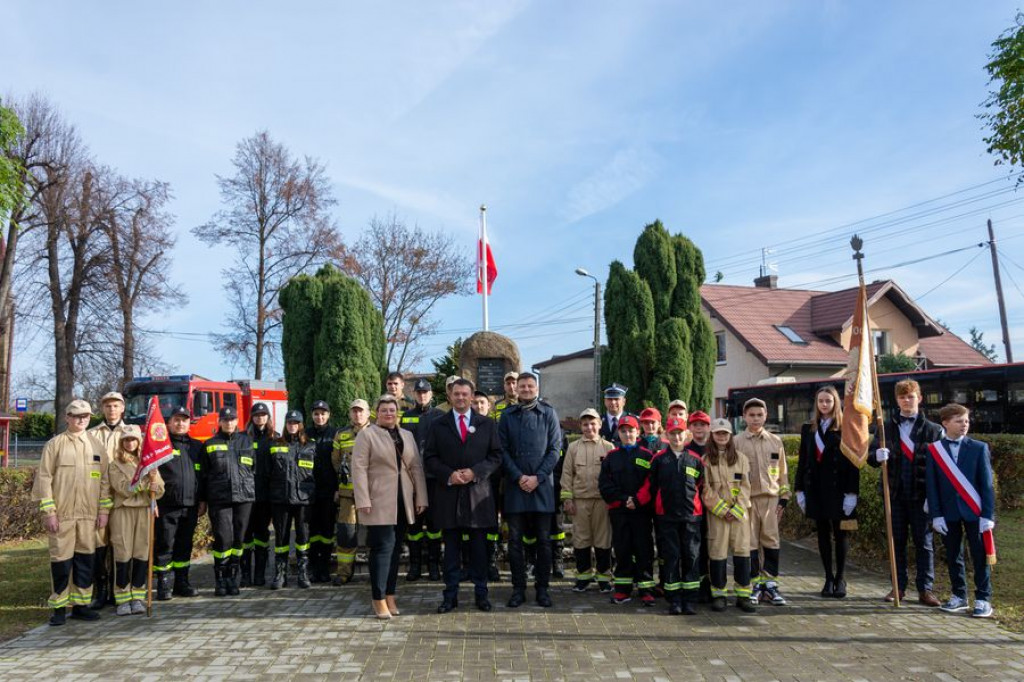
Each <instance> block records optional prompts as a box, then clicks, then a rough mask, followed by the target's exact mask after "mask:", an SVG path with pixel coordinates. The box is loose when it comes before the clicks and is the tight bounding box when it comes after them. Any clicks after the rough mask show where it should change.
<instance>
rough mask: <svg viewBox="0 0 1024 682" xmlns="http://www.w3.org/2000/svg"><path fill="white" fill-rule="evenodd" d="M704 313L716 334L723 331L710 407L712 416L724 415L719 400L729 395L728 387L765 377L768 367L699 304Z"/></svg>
mask: <svg viewBox="0 0 1024 682" xmlns="http://www.w3.org/2000/svg"><path fill="white" fill-rule="evenodd" d="M701 309H702V311H703V312H704V314H705V315H708V316H709V317H710V319H711V329H712V330H713V331H714V332H715V334H718V333H719V332H725V362H724V363H719V364H717V365H715V392H714V396H715V405H713V406H711V409H712V410H713V411H714V413H715V414H712V416H713V417H714V416H724V413H722V412H721V409H720V404H721V403H720V401H724V400H725V399H726V398H727V397H728V395H729V389H730V388H732V387H734V386H750V385H752V384H756V383H757V382H758V381H760V380H761V379H766V378H768V377H769V376H770V375H769V374H768V367H767V366H766V365H765V364H764V363H762V362H761V361H760V360H759V359H758V358H757V356H755V355H754V354H753V353H751V352H750V351H749V350H747V348H746V346H744V345H743V342H742V341H740V340H739V338H738V337H737V336H736V335H735V334H733V333H732V332H731V331H729V330H728V329H726V328H725V325H723V324H722V321H721V320H719V319H718V318H716V317H714V316H713V315H710V313H709V312H708V310H707V308H704V307H703V306H701Z"/></svg>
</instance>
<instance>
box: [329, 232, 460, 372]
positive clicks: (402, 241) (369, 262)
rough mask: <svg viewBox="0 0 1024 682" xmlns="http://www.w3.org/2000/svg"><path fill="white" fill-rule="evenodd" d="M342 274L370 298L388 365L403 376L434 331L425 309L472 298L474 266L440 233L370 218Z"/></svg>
mask: <svg viewBox="0 0 1024 682" xmlns="http://www.w3.org/2000/svg"><path fill="white" fill-rule="evenodd" d="M342 269H343V270H344V271H345V272H346V273H348V274H349V275H351V276H352V277H354V278H356V279H357V280H358V281H359V282H360V283H361V284H362V285H363V287H364V288H365V289H366V290H367V291H368V292H369V293H370V296H371V297H372V298H373V300H374V302H375V303H376V304H377V307H378V308H379V309H380V312H381V314H382V315H383V316H384V333H385V334H386V336H387V343H388V353H387V365H388V369H390V370H392V371H402V370H404V369H405V368H407V367H410V366H412V365H414V364H415V363H416V362H418V361H419V360H420V359H422V358H421V357H420V355H419V354H418V353H416V352H415V346H416V343H417V341H418V340H419V338H420V337H422V336H424V335H427V334H429V333H431V332H432V331H434V329H435V328H436V322H434V321H432V320H431V319H430V310H431V308H433V307H434V304H436V303H437V302H438V301H440V300H441V299H443V298H446V297H448V296H464V295H466V294H469V293H471V291H472V290H471V286H470V285H471V284H472V281H473V276H474V273H475V272H476V265H475V262H474V261H473V259H472V258H471V257H470V256H469V254H468V253H466V252H464V251H462V250H461V249H459V248H458V245H457V244H456V242H455V239H454V238H453V237H452V236H451V235H450V234H445V233H444V232H441V231H438V232H424V231H423V230H421V229H420V228H419V226H414V227H412V228H411V229H410V228H409V227H408V226H407V225H406V224H405V222H404V221H402V220H401V219H399V218H398V217H397V216H396V215H394V214H391V215H389V216H388V217H387V218H383V219H382V218H378V217H377V216H374V217H373V218H371V219H370V225H369V229H368V230H367V231H366V232H365V233H364V234H363V236H362V237H361V238H360V239H359V241H358V242H357V243H356V244H355V246H353V247H352V248H351V250H349V251H348V252H347V253H346V254H345V256H344V258H343V260H342Z"/></svg>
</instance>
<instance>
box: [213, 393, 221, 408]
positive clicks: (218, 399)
mask: <svg viewBox="0 0 1024 682" xmlns="http://www.w3.org/2000/svg"><path fill="white" fill-rule="evenodd" d="M220 396H221V392H220V391H217V392H216V393H214V394H213V399H214V401H215V402H216V404H215V405H214V406H213V411H214V412H220V406H221V400H220Z"/></svg>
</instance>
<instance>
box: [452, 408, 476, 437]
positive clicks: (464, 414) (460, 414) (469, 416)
mask: <svg viewBox="0 0 1024 682" xmlns="http://www.w3.org/2000/svg"><path fill="white" fill-rule="evenodd" d="M452 414H453V415H455V430H456V431H457V432H458V434H459V435H460V436H461V435H462V430H461V429H460V428H459V417H465V418H466V432H467V433H468V432H469V422H470V420H471V419H472V415H473V410H466V411H465V412H457V411H455V409H452Z"/></svg>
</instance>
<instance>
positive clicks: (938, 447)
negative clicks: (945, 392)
mask: <svg viewBox="0 0 1024 682" xmlns="http://www.w3.org/2000/svg"><path fill="white" fill-rule="evenodd" d="M928 450H929V451H930V452H931V453H932V458H933V459H934V460H935V464H936V465H937V466H938V467H939V470H940V471H941V472H942V473H943V474H945V476H946V478H947V479H948V480H949V482H950V484H951V485H952V486H953V489H954V490H956V492H957V494H958V495H959V496H960V499H962V500H963V501H964V504H966V505H967V506H968V507H969V508H970V510H971V511H972V512H974V514H975V515H976V516H977V517H978V518H981V495H979V494H978V491H977V490H976V489H975V488H974V486H973V485H972V484H971V482H970V481H968V480H967V477H966V476H964V472H962V471H960V467H958V466H957V465H956V462H954V461H953V457H952V455H950V454H949V451H948V450H947V449H946V446H945V445H943V444H942V441H941V440H939V441H935V442H934V443H931V444H929V445H928ZM981 539H982V541H983V542H984V544H985V559H986V560H987V561H988V563H989V564H994V563H995V562H996V543H995V537H994V536H993V535H992V531H991V530H987V531H985V532H984V533H982V534H981Z"/></svg>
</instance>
